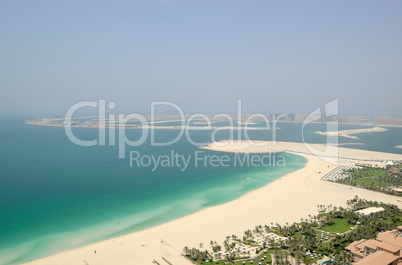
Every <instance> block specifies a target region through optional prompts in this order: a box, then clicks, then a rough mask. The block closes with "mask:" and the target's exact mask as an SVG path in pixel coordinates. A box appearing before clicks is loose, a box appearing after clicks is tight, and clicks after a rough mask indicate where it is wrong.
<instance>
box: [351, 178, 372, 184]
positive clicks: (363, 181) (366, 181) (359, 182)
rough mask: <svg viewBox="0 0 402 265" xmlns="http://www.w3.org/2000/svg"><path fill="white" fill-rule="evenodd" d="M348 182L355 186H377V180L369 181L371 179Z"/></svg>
mask: <svg viewBox="0 0 402 265" xmlns="http://www.w3.org/2000/svg"><path fill="white" fill-rule="evenodd" d="M350 182H351V183H356V184H357V185H362V184H365V185H366V186H370V185H371V184H372V183H374V186H378V184H379V181H378V180H376V179H371V178H360V179H353V180H351V181H350Z"/></svg>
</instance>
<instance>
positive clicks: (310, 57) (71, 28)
mask: <svg viewBox="0 0 402 265" xmlns="http://www.w3.org/2000/svg"><path fill="white" fill-rule="evenodd" d="M401 13H402V1H397V0H395V1H379V0H378V1H370V0H360V1H359V0H356V1H350V0H338V1H261V0H253V1H250V0H247V1H246V0H244V1H238V0H230V1H229V0H228V1H223V0H222V1H221V0H202V1H201V0H199V1H195V0H182V1H181V0H165V1H164V0H149V1H145V0H144V1H135V0H132V1H103V0H97V1H94V0H92V1H91V0H80V1H77V0H69V1H67V0H60V1H54V0H51V1H43V0H37V1H34V0H29V1H27V0H1V1H0V113H1V114H12V113H20V114H30V115H32V116H46V115H47V116H54V115H64V114H65V113H66V112H67V111H68V109H69V108H70V107H71V106H72V105H74V104H76V103H78V102H82V101H94V102H98V101H99V100H102V99H104V100H106V102H110V101H113V102H115V103H116V109H115V112H117V113H126V114H129V113H133V112H139V113H145V114H146V113H149V112H150V104H151V102H155V101H168V102H172V103H175V104H177V105H178V106H180V107H181V108H182V109H183V111H184V112H185V114H192V113H206V114H210V113H236V111H237V101H238V100H241V101H242V110H243V112H244V113H283V112H288V113H309V112H311V111H313V110H315V109H316V108H319V107H323V106H324V105H325V104H326V103H327V102H330V101H331V100H334V99H338V100H339V113H340V114H341V115H369V116H381V115H388V116H399V117H401V116H402V104H401V98H402V48H401V47H402V16H401Z"/></svg>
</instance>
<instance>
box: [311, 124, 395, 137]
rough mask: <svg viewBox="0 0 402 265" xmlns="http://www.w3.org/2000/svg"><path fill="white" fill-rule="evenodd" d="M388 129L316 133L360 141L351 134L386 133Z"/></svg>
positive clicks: (374, 128)
mask: <svg viewBox="0 0 402 265" xmlns="http://www.w3.org/2000/svg"><path fill="white" fill-rule="evenodd" d="M384 131H387V129H385V128H382V127H373V128H368V129H353V130H342V131H334V132H320V131H317V132H316V133H319V134H322V135H327V136H342V137H346V138H350V139H356V140H357V139H359V137H357V136H354V135H351V134H358V133H372V132H384Z"/></svg>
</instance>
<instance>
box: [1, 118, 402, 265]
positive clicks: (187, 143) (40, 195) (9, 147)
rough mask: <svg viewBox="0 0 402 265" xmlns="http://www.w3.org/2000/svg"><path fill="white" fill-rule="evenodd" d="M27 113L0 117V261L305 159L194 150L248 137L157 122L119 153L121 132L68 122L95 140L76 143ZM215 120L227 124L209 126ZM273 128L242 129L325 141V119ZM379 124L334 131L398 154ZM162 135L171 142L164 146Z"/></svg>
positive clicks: (261, 178)
mask: <svg viewBox="0 0 402 265" xmlns="http://www.w3.org/2000/svg"><path fill="white" fill-rule="evenodd" d="M30 118H32V117H22V116H1V117H0V124H1V126H0V265H11V264H21V263H24V262H28V261H31V260H35V259H39V258H42V257H45V256H49V255H52V254H56V253H59V252H62V251H66V250H69V249H73V248H77V247H80V246H83V245H87V244H90V243H94V242H97V241H101V240H105V239H109V238H113V237H116V236H119V235H124V234H128V233H132V232H135V231H139V230H143V229H146V228H149V227H152V226H155V225H158V224H162V223H166V222H169V221H171V220H174V219H177V218H180V217H183V216H186V215H189V214H192V213H195V212H197V211H200V210H202V209H205V208H208V207H211V206H214V205H218V204H222V203H225V202H229V201H232V200H235V199H236V198H239V197H241V196H243V195H244V194H246V193H248V192H250V191H252V190H255V189H258V188H260V187H263V186H265V185H267V184H269V183H271V182H272V181H274V180H276V179H278V178H280V177H282V176H284V175H286V174H288V173H290V172H293V171H295V170H298V169H301V168H303V167H304V165H305V163H306V160H305V159H304V158H303V157H301V156H298V155H295V154H289V153H276V154H259V155H249V156H247V154H243V155H240V154H230V153H219V152H212V151H206V150H202V149H199V148H198V147H199V146H203V145H206V144H208V143H209V142H211V141H212V139H215V140H226V139H228V138H229V137H233V138H234V139H245V137H246V135H245V134H244V133H238V132H237V131H235V132H234V133H233V135H231V134H230V132H229V131H228V130H221V131H219V132H217V133H216V134H214V135H212V131H211V130H190V131H189V132H188V134H187V135H186V134H185V133H184V134H183V135H179V131H180V130H174V129H158V130H155V132H154V135H153V139H152V138H151V135H150V134H148V135H145V137H144V136H143V132H142V131H141V130H138V129H131V130H128V129H127V130H126V131H125V135H124V137H126V139H127V142H128V141H130V143H135V142H139V139H143V140H142V143H141V144H140V145H135V144H133V146H131V145H129V144H126V145H124V148H125V150H124V152H123V155H124V157H119V154H120V152H119V151H121V148H122V146H120V145H119V139H123V135H120V138H119V133H118V132H115V135H113V133H112V132H109V131H108V130H106V132H105V136H106V140H105V144H104V145H99V143H100V141H99V130H98V129H95V128H73V129H72V132H73V134H74V136H75V137H76V138H77V139H81V140H84V141H93V140H98V144H96V145H92V146H80V145H77V144H75V143H74V142H73V141H71V139H70V138H69V137H68V136H67V134H66V131H65V129H64V128H63V127H50V126H35V125H28V124H25V121H26V120H28V119H30ZM157 125H158V126H163V125H166V126H173V125H176V126H177V125H180V124H177V122H176V123H175V122H171V123H159V124H157ZM221 125H222V126H225V125H227V124H225V123H224V122H223V123H215V124H213V126H221ZM194 126H196V124H194ZM248 126H256V127H263V126H265V125H264V124H260V123H257V124H255V125H248ZM276 126H277V127H279V128H280V129H277V130H275V132H274V131H273V130H248V131H247V135H248V137H249V138H250V139H253V140H268V141H272V140H274V139H276V140H277V141H288V142H302V141H303V137H304V141H305V142H308V143H325V142H326V140H327V138H326V136H324V135H320V134H317V133H316V131H325V130H326V124H319V123H312V124H308V125H307V126H305V127H304V128H303V126H302V124H300V123H283V122H282V123H281V122H280V123H277V125H276ZM360 128H370V126H362V125H342V124H340V125H339V130H346V129H360ZM386 128H387V129H388V130H387V131H384V132H375V133H364V134H359V135H358V137H359V138H360V139H358V140H354V139H349V138H343V137H339V143H341V144H348V145H347V146H345V147H347V148H355V149H363V150H372V151H380V152H389V153H398V154H402V149H398V148H395V146H397V145H402V128H397V127H386ZM302 130H303V134H302V133H301V132H302ZM141 137H143V138H141ZM113 139H114V140H113ZM152 141H154V142H158V143H160V144H159V145H158V146H155V144H153V143H152ZM168 142H172V143H170V144H168V145H163V144H161V143H168ZM158 158H159V164H156V162H157V161H158ZM253 159H254V160H253ZM162 161H163V164H162ZM185 161H186V162H187V164H185ZM250 161H251V162H250ZM256 161H257V162H256Z"/></svg>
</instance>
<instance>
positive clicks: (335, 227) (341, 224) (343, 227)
mask: <svg viewBox="0 0 402 265" xmlns="http://www.w3.org/2000/svg"><path fill="white" fill-rule="evenodd" d="M351 227H353V225H351V224H349V223H348V221H346V220H345V219H341V218H336V219H335V220H334V223H333V224H332V225H329V226H324V227H323V228H321V230H323V231H325V232H330V233H343V232H346V231H348V230H350V228H351Z"/></svg>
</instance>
